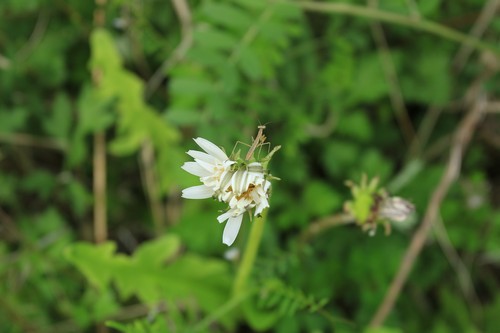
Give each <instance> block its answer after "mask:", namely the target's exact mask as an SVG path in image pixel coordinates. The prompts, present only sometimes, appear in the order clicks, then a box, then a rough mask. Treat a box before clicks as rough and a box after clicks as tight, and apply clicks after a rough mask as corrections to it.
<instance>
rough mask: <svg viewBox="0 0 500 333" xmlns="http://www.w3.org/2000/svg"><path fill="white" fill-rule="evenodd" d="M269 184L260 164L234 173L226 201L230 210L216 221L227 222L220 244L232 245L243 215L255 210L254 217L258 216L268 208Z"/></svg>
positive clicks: (254, 164) (253, 164) (252, 164)
mask: <svg viewBox="0 0 500 333" xmlns="http://www.w3.org/2000/svg"><path fill="white" fill-rule="evenodd" d="M270 187H271V183H270V182H269V181H267V180H266V179H265V177H264V173H263V169H262V166H261V165H260V163H257V162H255V163H251V164H250V165H248V166H247V167H246V168H245V169H241V170H238V171H236V172H235V173H234V174H233V175H232V178H231V186H229V187H228V189H230V191H228V192H226V193H230V195H229V197H228V199H229V200H226V202H227V201H229V207H230V209H229V210H228V211H227V212H225V213H224V214H222V215H220V216H219V217H218V218H217V220H218V221H219V222H220V223H222V222H224V221H226V220H227V222H226V227H225V228H224V234H223V236H222V242H223V243H224V244H227V245H231V244H233V242H234V240H235V239H236V236H238V232H239V230H240V226H241V221H242V218H243V214H244V213H245V212H246V211H249V210H251V209H253V208H255V212H254V215H259V214H261V213H262V211H263V210H264V209H265V208H267V207H269V201H268V191H269V189H270Z"/></svg>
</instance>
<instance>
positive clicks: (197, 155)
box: [186, 150, 219, 165]
mask: <svg viewBox="0 0 500 333" xmlns="http://www.w3.org/2000/svg"><path fill="white" fill-rule="evenodd" d="M186 154H188V155H189V156H191V157H192V158H194V159H195V160H202V161H203V162H206V163H210V164H214V165H215V164H217V163H218V162H219V161H218V160H217V159H216V158H215V157H213V156H212V155H208V154H207V153H204V152H201V151H197V150H190V151H188V152H187V153H186Z"/></svg>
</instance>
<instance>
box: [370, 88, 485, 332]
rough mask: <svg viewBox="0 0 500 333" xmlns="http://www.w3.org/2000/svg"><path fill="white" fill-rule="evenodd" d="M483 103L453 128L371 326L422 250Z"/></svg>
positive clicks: (391, 301) (388, 308)
mask: <svg viewBox="0 0 500 333" xmlns="http://www.w3.org/2000/svg"><path fill="white" fill-rule="evenodd" d="M485 106H486V98H485V97H484V96H482V97H479V98H478V99H477V100H476V103H475V104H474V105H473V107H472V109H471V111H470V112H469V113H468V114H467V115H466V116H465V118H464V120H463V121H462V123H461V124H460V126H459V127H458V129H457V131H456V132H455V135H454V139H453V142H452V146H451V148H450V157H449V159H448V164H447V166H446V169H445V171H444V174H443V176H442V177H441V180H440V182H439V184H438V185H437V187H436V189H435V190H434V192H433V194H432V197H431V199H430V201H429V204H428V206H427V210H426V212H425V215H424V218H423V220H422V223H421V224H420V226H419V228H418V229H417V231H416V232H415V234H414V236H413V238H412V240H411V243H410V245H409V246H408V248H407V250H406V252H405V255H404V256H403V258H402V260H401V263H400V266H399V269H398V272H397V274H396V276H395V277H394V279H393V280H392V282H391V285H390V287H389V289H388V291H387V293H386V295H385V297H384V300H383V301H382V303H381V304H380V306H379V308H378V309H377V312H376V313H375V315H374V316H373V318H372V320H371V322H370V326H371V327H377V326H380V325H381V324H382V323H383V322H384V321H385V319H386V317H387V315H388V314H389V312H390V311H391V309H392V308H393V306H394V303H395V302H396V299H397V298H398V296H399V294H400V292H401V289H402V288H403V285H404V284H405V282H406V280H407V278H408V275H409V273H410V271H411V269H412V267H413V264H414V262H415V260H416V258H417V257H418V255H419V254H420V251H421V250H422V247H423V245H424V243H425V240H426V239H427V236H428V234H429V231H430V229H431V227H432V225H433V223H434V221H435V220H436V218H437V216H438V213H439V208H440V206H441V202H442V201H443V200H444V198H445V196H446V194H447V193H448V190H449V188H450V186H451V185H452V184H453V182H454V181H455V180H456V179H457V178H458V176H459V174H460V166H461V164H462V159H463V153H464V151H465V148H466V147H467V145H468V143H469V141H470V139H471V137H472V134H473V132H474V130H475V128H476V125H477V123H478V122H479V119H480V117H481V115H482V114H483V112H484V108H485Z"/></svg>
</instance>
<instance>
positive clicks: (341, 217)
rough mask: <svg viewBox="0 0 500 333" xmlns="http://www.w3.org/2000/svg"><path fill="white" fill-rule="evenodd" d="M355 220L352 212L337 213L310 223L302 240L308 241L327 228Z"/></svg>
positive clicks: (303, 241)
mask: <svg viewBox="0 0 500 333" xmlns="http://www.w3.org/2000/svg"><path fill="white" fill-rule="evenodd" d="M353 222H354V218H353V217H352V216H351V215H350V214H336V215H331V216H327V217H324V218H322V219H319V220H316V221H314V222H312V223H311V224H309V227H308V228H307V229H306V230H304V231H303V232H302V234H301V236H300V239H301V242H302V243H307V242H309V241H310V240H311V239H312V238H314V237H316V236H317V235H318V234H320V233H321V232H323V231H325V230H327V229H330V228H333V227H338V226H341V225H345V224H349V223H353Z"/></svg>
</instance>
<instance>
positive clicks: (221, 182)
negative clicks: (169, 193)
mask: <svg viewBox="0 0 500 333" xmlns="http://www.w3.org/2000/svg"><path fill="white" fill-rule="evenodd" d="M194 141H195V142H196V143H197V144H198V146H200V147H201V148H202V149H203V151H196V150H190V151H188V152H187V154H188V155H189V156H191V157H192V158H194V162H186V163H184V165H183V166H182V169H184V170H185V171H187V172H189V173H191V174H193V175H195V176H197V177H199V178H200V181H201V182H202V185H198V186H192V187H189V188H186V189H184V190H183V191H182V197H183V198H187V199H206V198H210V197H214V198H216V199H218V200H219V201H221V202H225V203H227V204H228V205H229V207H228V210H227V211H226V212H225V213H223V214H221V215H220V216H219V217H217V220H218V221H219V222H220V223H222V222H225V221H227V222H226V226H225V227H224V233H223V235H222V242H223V243H224V244H227V245H228V246H229V245H231V244H233V243H234V241H235V239H236V237H237V236H238V232H239V230H240V227H241V223H242V221H243V214H244V213H245V212H247V211H251V210H252V209H255V212H254V215H260V214H261V213H262V211H263V210H264V209H265V208H267V207H269V201H268V198H269V190H270V188H271V183H270V182H269V181H268V180H267V179H266V171H265V170H264V167H263V166H262V164H261V163H259V162H252V163H250V164H248V165H246V164H245V163H241V164H239V165H238V166H236V165H234V164H236V162H235V161H232V160H230V159H229V157H228V156H227V155H226V153H224V151H222V149H220V148H219V147H217V146H216V145H215V144H213V143H212V142H210V141H208V140H205V139H203V138H196V139H194Z"/></svg>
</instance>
